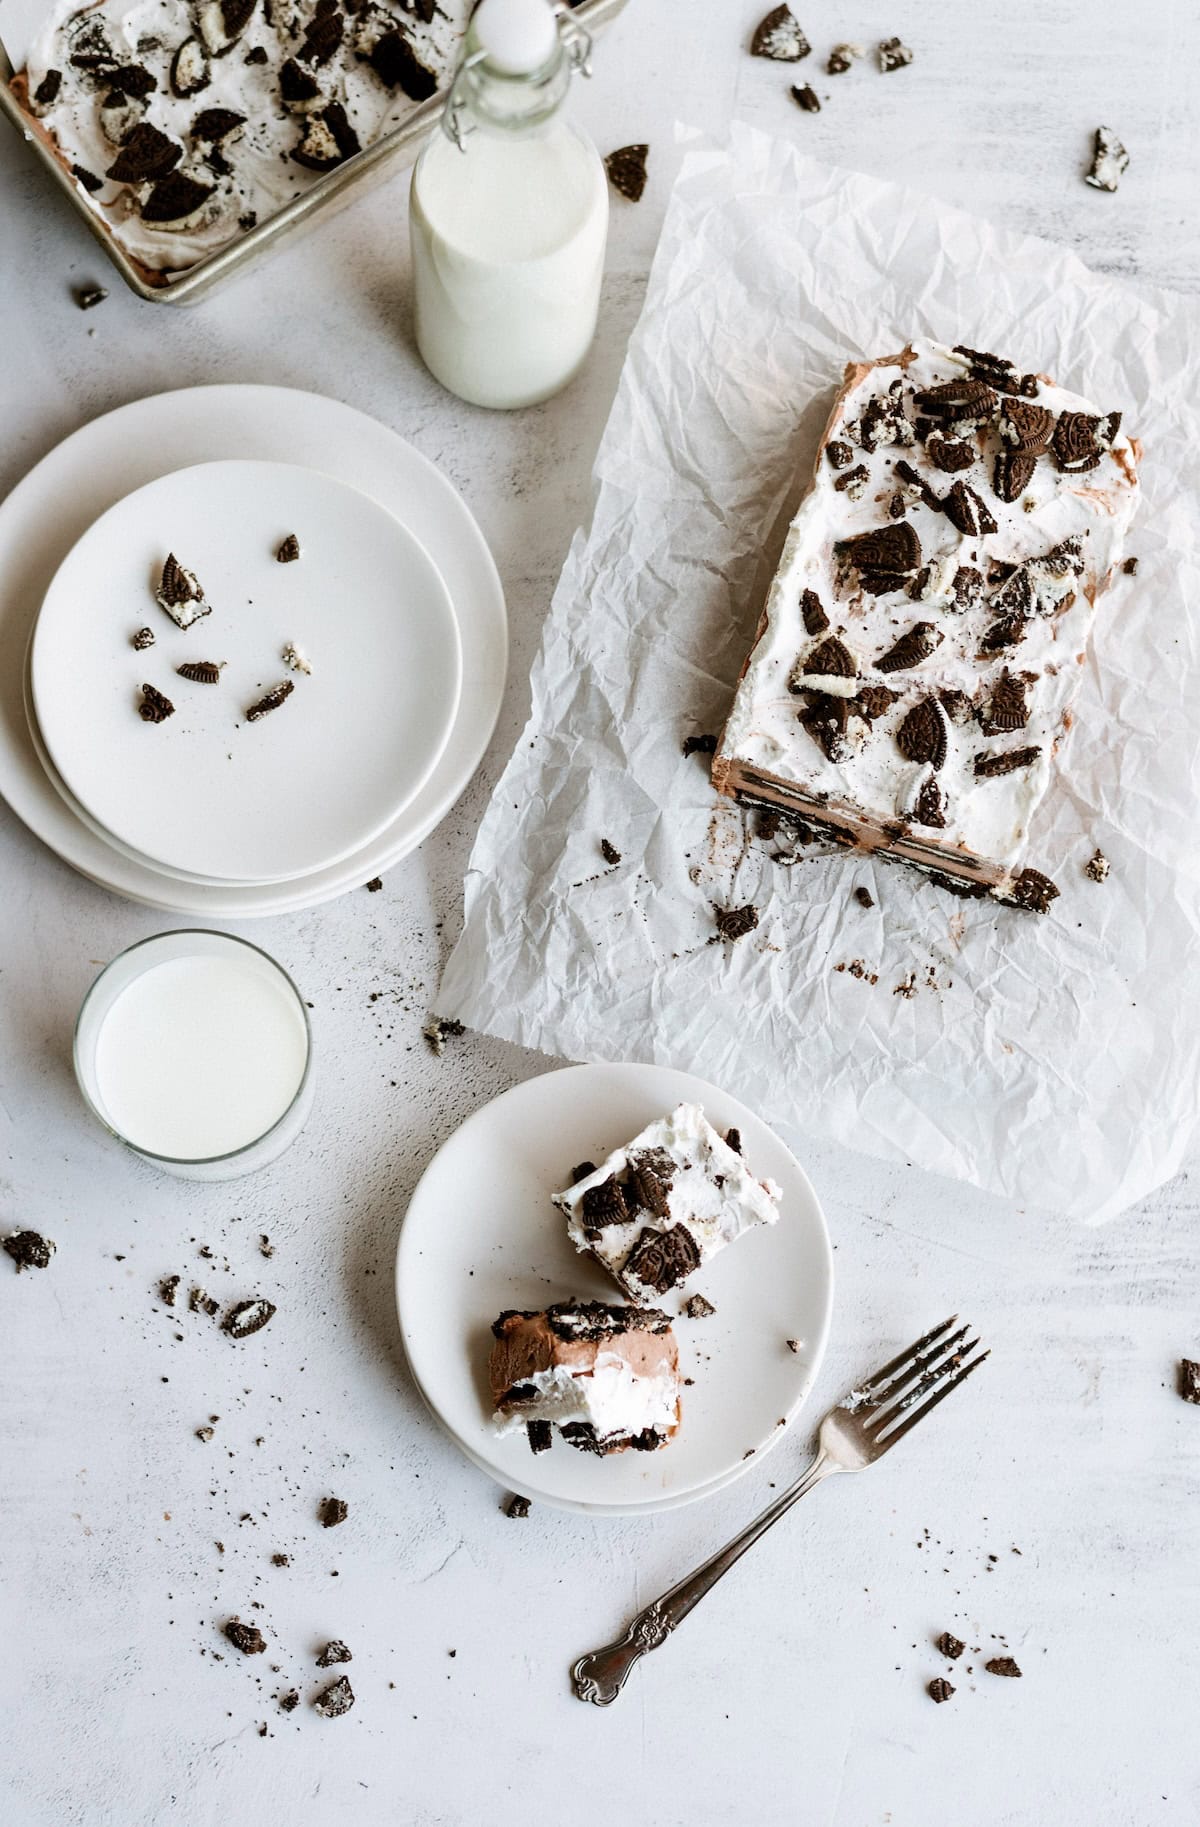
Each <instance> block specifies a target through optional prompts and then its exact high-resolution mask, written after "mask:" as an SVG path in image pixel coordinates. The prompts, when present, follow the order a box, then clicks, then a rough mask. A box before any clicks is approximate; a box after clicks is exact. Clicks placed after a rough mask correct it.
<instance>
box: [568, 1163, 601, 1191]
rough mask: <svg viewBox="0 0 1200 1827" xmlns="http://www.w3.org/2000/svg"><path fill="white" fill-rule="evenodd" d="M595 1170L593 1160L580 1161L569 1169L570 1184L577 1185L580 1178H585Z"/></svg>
mask: <svg viewBox="0 0 1200 1827" xmlns="http://www.w3.org/2000/svg"><path fill="white" fill-rule="evenodd" d="M595 1171H596V1163H595V1162H594V1161H580V1162H579V1163H578V1164H577V1165H576V1166H575V1167H573V1168H572V1169H571V1185H572V1186H578V1185H579V1182H580V1181H581V1180H587V1179H589V1178H590V1176H591V1175H592V1174H594V1173H595Z"/></svg>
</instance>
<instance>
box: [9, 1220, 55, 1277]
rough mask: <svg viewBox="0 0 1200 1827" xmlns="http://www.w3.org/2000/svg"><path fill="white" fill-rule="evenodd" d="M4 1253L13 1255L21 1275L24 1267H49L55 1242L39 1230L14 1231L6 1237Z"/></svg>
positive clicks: (18, 1272)
mask: <svg viewBox="0 0 1200 1827" xmlns="http://www.w3.org/2000/svg"><path fill="white" fill-rule="evenodd" d="M4 1253H5V1255H6V1256H11V1257H12V1260H13V1261H14V1263H15V1264H16V1265H17V1274H18V1275H19V1274H20V1273H21V1270H22V1269H47V1268H49V1266H50V1258H51V1257H52V1256H53V1254H54V1244H53V1243H52V1242H51V1240H50V1238H49V1237H43V1236H42V1235H41V1234H40V1232H38V1231H13V1232H12V1234H11V1235H10V1236H8V1237H6V1238H5V1239H4Z"/></svg>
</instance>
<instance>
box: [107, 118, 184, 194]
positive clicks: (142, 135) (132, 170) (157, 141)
mask: <svg viewBox="0 0 1200 1827" xmlns="http://www.w3.org/2000/svg"><path fill="white" fill-rule="evenodd" d="M182 157H183V147H182V146H180V145H179V144H178V143H177V142H176V141H175V140H172V139H169V138H168V137H167V135H166V134H165V133H162V132H160V130H159V129H158V128H157V127H153V126H151V124H150V122H149V121H139V122H138V124H137V126H136V127H134V129H133V131H132V132H131V133H130V134H129V135H128V137H127V138H126V140H125V142H124V144H123V145H122V147H121V150H120V151H119V152H118V154H117V156H116V158H115V159H114V160H113V162H112V164H111V165H110V166H109V168H108V170H107V171H106V173H105V176H106V177H109V178H112V179H113V180H114V181H115V182H116V183H118V184H147V183H150V182H152V181H153V180H154V179H155V178H163V177H165V176H166V175H167V173H168V172H169V171H172V170H173V169H174V167H175V166H176V165H178V163H179V161H180V159H181V158H182Z"/></svg>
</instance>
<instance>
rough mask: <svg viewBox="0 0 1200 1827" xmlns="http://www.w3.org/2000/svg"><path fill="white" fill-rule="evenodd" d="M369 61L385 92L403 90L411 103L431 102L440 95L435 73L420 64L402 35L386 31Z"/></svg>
mask: <svg viewBox="0 0 1200 1827" xmlns="http://www.w3.org/2000/svg"><path fill="white" fill-rule="evenodd" d="M368 61H369V63H370V65H371V68H372V69H373V70H374V72H375V74H376V76H378V78H379V80H380V82H381V83H382V84H383V86H384V88H385V89H400V90H402V91H403V92H404V94H405V95H407V96H408V98H409V100H410V101H418V102H419V101H428V100H429V97H430V96H431V95H434V94H436V93H437V86H438V79H437V74H436V72H435V71H433V70H431V69H430V68H429V66H428V64H424V63H422V62H421V59H420V58H419V57H418V56H417V53H416V52H415V51H414V50H413V48H412V45H411V44H410V43H409V41H408V39H407V38H406V37H405V36H404V34H403V32H384V34H383V36H382V37H381V38H379V39H377V40H376V42H375V44H374V46H373V47H372V49H371V53H370V57H369V59H368Z"/></svg>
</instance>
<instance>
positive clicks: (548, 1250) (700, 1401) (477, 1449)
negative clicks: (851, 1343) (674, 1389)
mask: <svg viewBox="0 0 1200 1827" xmlns="http://www.w3.org/2000/svg"><path fill="white" fill-rule="evenodd" d="M683 1102H691V1103H697V1104H700V1105H702V1106H703V1108H704V1112H705V1115H706V1116H707V1117H708V1118H709V1121H710V1122H712V1123H714V1124H715V1125H716V1127H717V1128H718V1129H720V1130H722V1131H723V1130H725V1129H728V1128H730V1127H731V1126H733V1127H736V1128H738V1129H740V1130H741V1132H742V1147H743V1151H744V1153H745V1156H746V1160H747V1162H748V1163H749V1165H750V1167H751V1168H752V1170H753V1172H754V1173H756V1174H758V1175H760V1176H761V1177H763V1178H764V1179H766V1178H769V1179H773V1180H776V1181H778V1183H779V1185H780V1186H781V1187H782V1189H783V1200H782V1205H781V1211H780V1217H779V1221H778V1223H777V1224H774V1225H771V1226H765V1225H764V1226H762V1227H760V1228H758V1229H756V1230H754V1231H751V1232H750V1233H749V1234H748V1235H747V1236H745V1237H742V1238H741V1239H739V1241H738V1242H737V1243H735V1244H731V1245H730V1246H729V1248H728V1249H726V1250H723V1251H722V1252H721V1254H720V1255H719V1256H717V1257H716V1258H715V1259H714V1260H713V1261H712V1262H711V1263H710V1264H709V1265H708V1266H707V1268H705V1269H704V1270H702V1272H701V1273H700V1274H699V1275H698V1276H696V1277H694V1278H693V1281H692V1282H691V1283H689V1285H688V1288H687V1289H686V1290H685V1291H684V1294H683V1296H680V1295H679V1294H678V1293H676V1294H673V1295H671V1296H668V1297H667V1298H666V1299H665V1300H664V1301H663V1302H662V1303H661V1304H662V1306H663V1307H664V1308H666V1310H667V1311H668V1312H670V1313H671V1314H672V1315H675V1314H677V1313H678V1312H679V1309H680V1307H681V1306H682V1301H683V1299H685V1298H686V1297H687V1296H688V1295H690V1294H693V1293H698V1292H699V1293H703V1294H705V1295H706V1296H707V1297H708V1298H709V1299H710V1300H711V1301H712V1302H713V1305H714V1306H715V1307H716V1312H715V1313H714V1314H712V1315H711V1316H710V1317H709V1318H708V1319H703V1320H690V1319H687V1318H680V1319H678V1322H677V1325H676V1336H677V1338H678V1341H679V1352H680V1366H681V1370H682V1373H683V1375H684V1376H687V1377H692V1378H694V1379H695V1380H694V1382H693V1384H692V1385H691V1387H689V1388H685V1389H684V1392H683V1420H682V1425H681V1426H680V1429H679V1432H678V1433H677V1435H676V1436H675V1438H674V1440H672V1442H671V1444H670V1445H669V1446H667V1447H664V1448H662V1449H661V1450H660V1451H659V1452H656V1453H634V1452H628V1453H620V1454H614V1455H613V1456H612V1457H611V1458H608V1459H597V1458H595V1457H594V1456H593V1455H591V1454H587V1453H580V1452H577V1451H576V1450H575V1449H574V1448H572V1447H570V1446H568V1445H567V1443H566V1442H565V1441H563V1440H561V1439H559V1438H558V1437H557V1436H556V1437H555V1442H554V1445H553V1447H552V1448H551V1450H550V1451H549V1452H548V1453H539V1454H534V1453H531V1452H530V1450H529V1445H528V1442H527V1440H526V1438H525V1436H524V1434H523V1433H519V1434H513V1435H509V1436H507V1437H506V1438H503V1439H501V1438H499V1437H498V1436H497V1435H496V1433H495V1432H494V1430H493V1427H492V1422H491V1402H490V1398H489V1395H488V1380H487V1365H488V1353H489V1350H490V1347H491V1342H492V1335H491V1325H492V1321H493V1320H494V1319H495V1318H496V1317H497V1315H498V1314H500V1313H502V1312H503V1311H504V1309H505V1308H508V1307H513V1308H518V1309H528V1308H543V1307H546V1306H548V1305H549V1304H550V1303H551V1302H552V1301H556V1300H565V1299H568V1298H570V1297H571V1296H575V1297H577V1298H578V1299H580V1300H607V1301H614V1300H615V1301H618V1302H619V1301H621V1300H622V1299H623V1297H622V1295H621V1292H620V1290H619V1289H618V1288H617V1287H616V1285H615V1283H613V1282H611V1281H609V1279H608V1277H607V1276H606V1275H605V1274H604V1273H603V1271H602V1270H601V1269H600V1268H599V1267H598V1266H597V1265H596V1264H595V1263H594V1262H592V1261H591V1260H590V1259H589V1258H587V1257H583V1256H580V1255H578V1254H577V1252H576V1251H575V1250H574V1248H573V1247H572V1245H571V1244H570V1242H569V1241H568V1238H567V1233H566V1226H565V1223H564V1221H563V1218H562V1215H561V1214H560V1213H559V1211H558V1210H557V1208H556V1207H555V1206H553V1205H551V1203H550V1195H551V1193H554V1192H557V1191H559V1190H560V1188H562V1187H563V1186H565V1185H566V1184H567V1183H568V1181H569V1179H570V1173H571V1169H572V1167H573V1166H574V1165H575V1164H576V1162H578V1161H583V1160H591V1161H599V1160H602V1159H603V1157H604V1156H605V1155H606V1154H607V1153H609V1151H610V1150H612V1149H613V1148H616V1147H618V1146H619V1145H620V1144H621V1143H623V1142H627V1141H628V1140H629V1139H630V1137H631V1136H634V1135H636V1134H637V1132H638V1130H639V1129H642V1128H643V1127H644V1126H645V1125H646V1124H647V1123H649V1122H651V1121H652V1120H653V1119H654V1118H655V1117H658V1116H662V1115H664V1114H665V1113H666V1112H667V1111H669V1110H672V1109H673V1108H674V1107H675V1105H676V1104H679V1103H683ZM832 1291H833V1262H832V1256H831V1253H830V1248H829V1234H828V1231H827V1230H826V1228H825V1220H824V1217H823V1216H822V1213H821V1208H820V1206H819V1205H818V1203H817V1198H816V1194H815V1193H814V1192H813V1189H812V1186H811V1184H810V1183H809V1180H808V1177H807V1175H806V1174H805V1173H804V1170H803V1169H802V1168H801V1166H800V1165H799V1163H798V1162H797V1160H796V1159H795V1157H794V1155H792V1154H791V1152H790V1151H789V1150H788V1149H787V1148H785V1147H784V1145H783V1143H782V1142H781V1141H780V1140H779V1138H778V1136H776V1135H775V1134H774V1133H773V1131H772V1130H770V1129H768V1128H767V1126H766V1124H765V1123H763V1122H761V1121H760V1120H759V1118H758V1117H756V1116H755V1115H754V1114H753V1112H752V1111H750V1110H747V1109H746V1108H745V1106H744V1105H742V1104H739V1103H738V1102H737V1100H736V1099H735V1098H731V1097H728V1096H726V1094H725V1093H724V1092H723V1091H718V1090H717V1089H716V1087H715V1086H713V1085H708V1084H705V1083H704V1081H703V1080H702V1079H698V1078H693V1077H692V1076H691V1074H690V1073H687V1072H675V1071H672V1070H670V1069H668V1068H666V1067H661V1066H634V1065H618V1066H612V1065H597V1066H569V1067H566V1068H564V1069H563V1070H561V1071H557V1072H548V1073H546V1074H545V1075H544V1076H542V1077H540V1078H535V1079H530V1080H529V1081H528V1082H527V1083H525V1084H522V1085H517V1086H515V1087H514V1088H513V1090H511V1091H506V1092H505V1093H504V1095H503V1096H502V1097H498V1098H496V1099H494V1101H493V1102H492V1103H490V1104H487V1105H485V1106H484V1108H483V1109H482V1110H478V1111H476V1113H475V1115H474V1116H472V1117H470V1118H468V1120H467V1121H466V1122H465V1123H464V1124H463V1125H462V1127H461V1128H460V1129H459V1130H457V1131H456V1132H455V1134H454V1135H452V1136H451V1137H450V1139H449V1141H448V1142H446V1143H445V1144H444V1145H443V1147H442V1148H441V1149H440V1150H439V1151H438V1153H437V1154H436V1155H435V1156H434V1159H433V1160H432V1161H431V1162H430V1164H429V1166H428V1167H427V1168H426V1170H425V1172H424V1174H423V1175H422V1177H421V1180H420V1182H419V1184H418V1186H417V1188H416V1191H415V1192H414V1193H413V1196H412V1200H411V1202H410V1204H409V1207H408V1212H407V1215H406V1217H405V1220H404V1227H403V1229H402V1231H401V1234H400V1246H399V1250H398V1252H397V1256H396V1302H397V1307H398V1310H399V1315H400V1331H401V1336H402V1338H403V1341H404V1349H405V1353H406V1354H407V1357H408V1362H409V1367H410V1369H411V1370H412V1373H413V1377H414V1379H415V1381H416V1384H417V1387H418V1388H419V1390H420V1391H421V1394H422V1396H423V1397H424V1399H425V1401H426V1402H427V1403H428V1405H429V1407H430V1409H431V1410H432V1412H433V1414H434V1415H435V1416H436V1417H437V1419H438V1420H439V1421H440V1422H441V1423H442V1425H443V1426H444V1427H445V1428H446V1430H447V1432H448V1433H449V1434H450V1435H451V1437H452V1438H453V1439H454V1440H455V1441H456V1443H457V1444H458V1445H459V1446H460V1447H461V1448H462V1450H463V1452H464V1453H465V1454H466V1455H467V1457H468V1458H469V1459H471V1460H472V1461H473V1462H474V1463H475V1464H476V1465H477V1466H479V1467H480V1468H481V1469H482V1470H483V1471H485V1472H488V1473H490V1474H491V1476H492V1477H493V1478H495V1479H496V1480H498V1482H499V1483H501V1484H503V1485H505V1486H507V1488H508V1489H509V1490H513V1491H519V1492H521V1493H522V1494H523V1495H524V1496H526V1497H530V1498H532V1499H534V1500H536V1501H537V1502H539V1503H549V1504H555V1505H558V1506H559V1507H561V1508H563V1509H568V1510H587V1511H604V1512H612V1513H617V1514H619V1513H628V1512H632V1511H640V1510H665V1509H669V1508H671V1507H673V1506H674V1505H676V1504H681V1503H689V1502H691V1501H693V1500H694V1499H695V1498H697V1497H702V1496H706V1495H708V1494H709V1493H710V1492H712V1491H716V1490H719V1489H720V1488H721V1487H722V1486H723V1485H726V1484H729V1483H731V1482H732V1480H733V1479H735V1478H738V1477H740V1476H741V1474H742V1473H743V1472H746V1471H748V1470H749V1469H750V1468H751V1467H752V1466H754V1465H757V1464H758V1463H759V1462H760V1461H761V1459H762V1457H763V1455H764V1454H765V1453H768V1452H770V1450H771V1449H772V1447H774V1446H775V1445H777V1443H778V1441H779V1440H780V1438H781V1437H782V1435H783V1434H784V1432H785V1431H786V1428H787V1426H788V1425H789V1424H790V1423H791V1422H792V1421H793V1420H794V1419H795V1418H796V1416H797V1414H798V1413H799V1411H800V1408H801V1405H802V1404H803V1402H804V1398H805V1396H806V1395H807V1393H808V1390H809V1388H810V1387H811V1384H812V1381H813V1378H814V1376H815V1375H816V1372H817V1368H818V1366H819V1365H820V1362H821V1358H822V1355H823V1353H824V1350H825V1341H826V1337H827V1335H828V1331H829V1314H830V1306H831V1301H832ZM789 1339H797V1340H799V1341H800V1350H799V1351H798V1352H793V1351H791V1350H790V1349H789V1347H788V1344H787V1341H788V1340H789Z"/></svg>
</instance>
